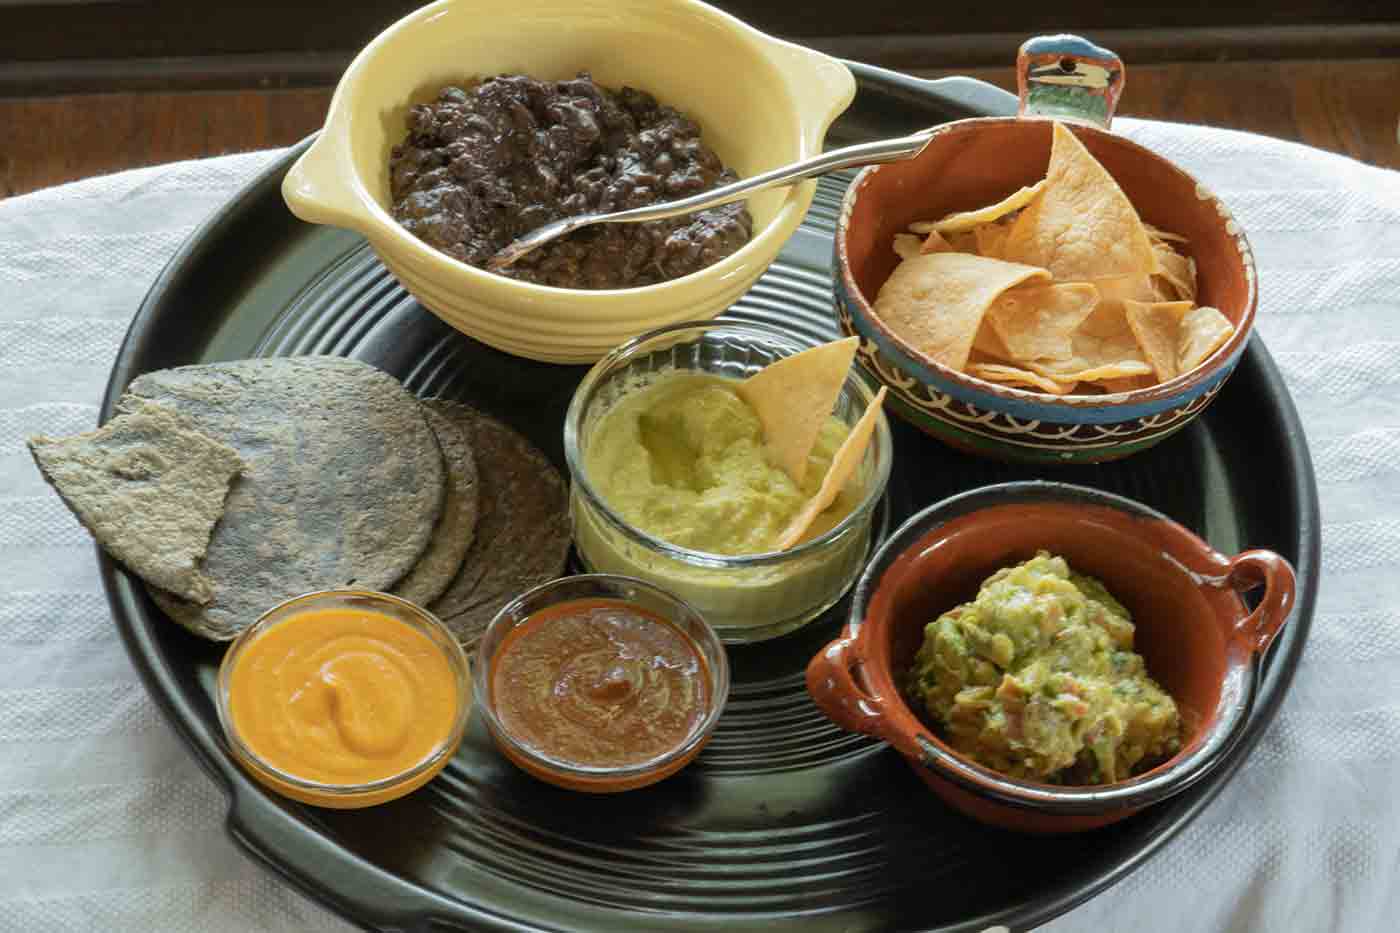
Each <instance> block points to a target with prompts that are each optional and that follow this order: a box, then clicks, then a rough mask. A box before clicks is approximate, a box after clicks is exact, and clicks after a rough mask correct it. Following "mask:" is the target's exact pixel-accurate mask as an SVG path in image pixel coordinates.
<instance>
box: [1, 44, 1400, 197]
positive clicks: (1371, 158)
mask: <svg viewBox="0 0 1400 933" xmlns="http://www.w3.org/2000/svg"><path fill="white" fill-rule="evenodd" d="M916 73H918V74H921V75H924V76H928V77H939V76H942V75H943V74H950V73H952V72H947V71H936V70H917V72H916ZM959 73H962V74H971V75H972V76H974V77H978V78H982V79H984V80H987V81H991V82H992V83H995V84H999V85H1001V86H1003V87H1007V88H1008V89H1014V88H1012V87H1011V85H1012V83H1013V81H1014V78H1013V76H1012V75H1011V72H1010V69H1007V68H986V69H965V70H963V71H961V72H959ZM330 95H331V89H330V88H311V89H298V90H266V89H248V90H235V91H211V92H188V93H182V92H139V93H121V94H91V95H82V96H73V97H43V98H8V99H0V127H4V128H5V129H6V132H5V134H4V135H5V136H6V137H7V138H6V140H5V142H4V145H3V146H0V197H4V196H6V195H13V194H23V193H25V192H28V191H33V190H36V189H38V188H44V187H48V186H49V185H56V184H61V183H63V182H67V181H73V180H76V179H79V178H85V177H88V176H91V175H99V174H105V173H108V172H116V171H121V170H123V169H128V168H136V167H138V166H144V165H155V164H159V163H162V162H171V161H176V160H180V159H192V158H200V157H203V156H214V155H223V154H226V153H232V152H244V151H248V150H253V149H264V148H268V147H273V146H285V145H288V144H290V143H293V142H296V141H297V140H299V139H301V138H303V137H305V136H306V135H307V134H308V133H311V132H312V131H313V130H315V129H317V128H318V127H319V126H320V124H321V121H322V119H323V118H324V116H325V112H326V106H327V104H328V103H329V102H330ZM1119 113H1120V114H1122V115H1124V116H1133V117H1147V118H1152V119H1162V120H1174V121H1178V122H1183V123H1203V124H1208V125H1211V126H1223V127H1230V128H1232V129H1239V130H1248V131H1250V132H1255V133H1263V134H1266V135H1269V136H1276V137H1281V138H1283V139H1292V140H1298V141H1301V142H1304V143H1307V144H1309V145H1312V146H1317V147H1320V148H1323V149H1330V150H1333V151H1336V152H1341V153H1345V154H1347V155H1350V156H1352V157H1354V158H1357V159H1361V160H1362V161H1365V162H1370V163H1373V164H1375V165H1383V166H1387V167H1389V168H1400V143H1397V136H1396V133H1397V118H1398V117H1400V61H1396V60H1391V59H1359V60H1358V59H1353V60H1345V61H1306V60H1304V61H1299V60H1290V61H1278V62H1260V61H1250V62H1219V63H1200V62H1192V63H1180V64H1164V65H1139V66H1136V67H1134V68H1133V69H1132V71H1131V73H1130V74H1129V76H1128V84H1127V87H1126V90H1125V93H1124V95H1123V99H1122V102H1121V105H1120V108H1119Z"/></svg>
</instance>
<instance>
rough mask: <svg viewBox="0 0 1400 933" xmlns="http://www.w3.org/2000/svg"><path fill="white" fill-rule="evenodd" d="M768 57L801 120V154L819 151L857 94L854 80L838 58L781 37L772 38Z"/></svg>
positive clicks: (811, 153) (813, 153) (812, 153)
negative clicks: (833, 125)
mask: <svg viewBox="0 0 1400 933" xmlns="http://www.w3.org/2000/svg"><path fill="white" fill-rule="evenodd" d="M770 42H771V45H770V46H769V48H768V57H769V59H770V60H771V61H772V62H773V64H774V65H776V66H777V68H778V70H779V71H780V72H782V75H783V77H785V78H786V79H787V82H788V87H789V88H790V89H791V90H792V97H793V103H794V104H795V105H796V108H797V115H798V118H799V119H800V120H801V125H802V134H803V144H804V147H805V150H806V151H805V152H804V153H803V156H804V157H805V156H806V155H815V154H817V153H819V152H821V151H822V143H823V141H824V140H825V139H826V131H827V128H828V127H829V126H831V124H832V122H833V121H835V119H836V118H837V117H839V116H840V115H841V114H842V112H843V111H845V109H846V108H847V107H849V106H850V105H851V101H853V100H855V96H856V79H855V76H854V75H852V74H851V69H849V68H847V67H846V66H845V65H844V64H842V63H841V62H840V61H838V60H836V59H834V58H832V57H831V56H830V55H826V54H824V53H822V52H818V51H817V50H816V49H809V48H805V47H803V46H800V45H795V44H793V43H791V42H784V41H783V40H781V39H771V40H770Z"/></svg>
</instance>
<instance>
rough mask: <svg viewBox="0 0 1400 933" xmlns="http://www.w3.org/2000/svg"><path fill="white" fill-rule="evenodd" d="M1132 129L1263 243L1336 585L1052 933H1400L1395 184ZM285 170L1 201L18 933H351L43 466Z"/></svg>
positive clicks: (7, 836) (2, 466)
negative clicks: (281, 877) (1132, 863)
mask: <svg viewBox="0 0 1400 933" xmlns="http://www.w3.org/2000/svg"><path fill="white" fill-rule="evenodd" d="M1116 128H1117V129H1119V130H1120V131H1121V132H1123V133H1125V134H1127V135H1129V136H1132V137H1134V138H1136V139H1137V140H1139V141H1141V142H1143V143H1145V144H1146V145H1148V146H1150V147H1152V148H1153V149H1156V150H1157V151H1159V152H1161V153H1162V154H1163V155H1165V156H1167V157H1168V158H1171V159H1173V160H1175V161H1177V162H1179V163H1180V164H1182V165H1184V166H1185V167H1186V168H1187V169H1189V170H1191V171H1192V172H1194V173H1196V175H1197V177H1198V178H1200V179H1201V180H1202V181H1203V182H1204V183H1205V184H1207V185H1208V186H1209V187H1211V188H1213V189H1215V190H1216V191H1217V192H1218V193H1219V194H1220V195H1221V196H1222V197H1223V199H1224V200H1225V201H1226V203H1228V204H1229V205H1231V207H1232V208H1233V210H1234V211H1235V214H1236V216H1237V218H1238V219H1239V221H1240V222H1241V224H1242V225H1243V227H1244V228H1245V230H1246V231H1247V232H1248V234H1249V236H1250V238H1251V240H1252V242H1253V245H1254V249H1255V255H1256V257H1257V260H1258V264H1259V278H1260V283H1261V284H1260V293H1261V299H1260V309H1259V310H1260V314H1261V317H1260V321H1259V332H1260V333H1261V334H1262V335H1263V337H1264V339H1265V340H1266V341H1267V343H1268V345H1269V347H1270V349H1271V350H1272V352H1273V354H1274V357H1275V359H1276V360H1277V361H1278V363H1279V365H1280V366H1281V368H1282V370H1283V372H1284V374H1285V376H1286V378H1287V381H1288V385H1289V387H1290V389H1291V391H1292V393H1293V396H1294V399H1295V401H1296V402H1297V404H1298V408H1299V410H1300V412H1301V413H1302V417H1303V422H1304V425H1305V427H1306V430H1307V435H1308V438H1309V442H1310V444H1311V447H1312V451H1313V457H1314V459H1315V463H1316V468H1317V477H1318V483H1319V486H1320V490H1321V497H1322V518H1323V533H1322V548H1323V581H1322V588H1321V595H1320V598H1319V601H1318V606H1317V616H1316V620H1315V624H1314V627H1313V632H1312V637H1311V639H1310V641H1309V643H1308V647H1307V651H1306V653H1305V655H1304V658H1303V662H1302V667H1301V668H1300V670H1299V671H1298V675H1297V679H1296V681H1295V682H1294V685H1293V688H1292V691H1291V693H1290V695H1289V696H1288V698H1287V701H1286V702H1285V704H1284V706H1283V708H1282V710H1281V712H1280V714H1279V716H1278V718H1277V719H1276V721H1275V722H1274V724H1273V726H1272V727H1271V728H1270V729H1269V731H1268V733H1267V734H1266V735H1265V736H1264V737H1263V739H1262V741H1261V742H1260V744H1259V746H1258V747H1257V749H1256V750H1255V752H1254V754H1253V757H1252V758H1251V759H1250V761H1249V762H1248V764H1247V765H1246V766H1245V767H1244V768H1243V769H1242V770H1241V772H1240V773H1239V774H1238V776H1237V778H1236V779H1235V780H1234V781H1233V782H1232V784H1231V785H1230V786H1229V787H1228V788H1226V790H1225V791H1224V792H1223V793H1222V794H1221V796H1220V797H1219V798H1218V799H1217V800H1216V801H1215V802H1214V803H1213V804H1212V805H1211V806H1210V807H1209V809H1208V810H1207V811H1206V812H1205V814H1204V815H1203V816H1202V818H1201V819H1199V820H1198V821H1197V822H1196V823H1194V824H1193V825H1192V826H1191V827H1190V828H1189V829H1187V830H1186V831H1185V832H1183V833H1182V834H1181V835H1180V836H1179V837H1178V838H1176V839H1175V840H1173V841H1172V842H1171V844H1170V845H1169V846H1168V847H1167V849H1166V851H1164V852H1163V853H1162V854H1160V855H1159V856H1157V857H1156V858H1155V859H1154V860H1152V861H1151V862H1150V863H1149V864H1148V865H1147V866H1146V867H1144V868H1143V869H1142V870H1140V871H1138V872H1137V873H1136V874H1134V875H1132V876H1131V877H1129V878H1128V879H1127V880H1126V881H1124V882H1123V883H1121V884H1119V885H1118V886H1116V887H1115V888H1113V889H1111V890H1110V891H1108V892H1107V893H1105V894H1103V895H1101V896H1100V897H1098V898H1096V899H1095V900H1093V901H1091V902H1090V903H1089V904H1087V905H1085V906H1084V907H1081V908H1079V909H1078V910H1075V911H1073V912H1071V913H1070V914H1068V915H1066V916H1064V917H1062V918H1060V919H1059V920H1057V921H1056V922H1054V923H1053V924H1052V928H1053V929H1054V930H1056V931H1078V930H1085V931H1089V930H1092V931H1103V930H1129V929H1130V930H1134V931H1136V933H1148V931H1158V930H1160V931H1172V933H1175V931H1178V930H1232V931H1236V930H1237V931H1245V930H1258V931H1270V933H1273V931H1281V930H1289V931H1310V930H1343V929H1344V930H1349V931H1354V930H1377V931H1380V930H1393V929H1395V928H1396V924H1397V923H1400V920H1397V918H1400V610H1397V609H1396V607H1397V606H1400V573H1397V571H1400V174H1397V173H1392V172H1386V171H1383V170H1380V169H1375V168H1371V167H1367V166H1364V165H1361V164H1358V163H1356V162H1353V161H1350V160H1348V159H1345V158H1342V157H1339V156H1335V155H1331V154H1326V153H1323V152H1319V151H1316V150H1313V149H1308V148H1305V147H1302V146H1298V145H1293V144H1288V143H1283V142H1279V141H1276V140H1270V139H1264V138H1261V137H1257V136H1248V135H1244V134H1239V133H1232V132H1225V131H1220V130H1210V129H1203V128H1198V127H1188V126H1180V125H1170V124H1147V123H1140V122H1135V121H1131V120H1121V121H1119V122H1118V123H1117V124H1116ZM275 155H276V153H271V152H264V153H253V154H248V155H241V156H231V157H227V158H220V159H211V160H207V161H201V162H186V163H180V164H175V165H166V166H161V167H158V168H152V169H142V170H139V171H133V172H126V173H122V174H119V175H113V176H109V177H106V178H96V179H91V180H88V181H83V182H79V183H77V184H72V185H66V186H63V187H60V188H55V189H51V190H48V191H42V192H39V193H36V194H32V195H27V196H25V197H20V198H13V199H10V200H8V201H0V929H5V930H22V931H42V930H113V931H117V930H133V931H141V933H160V931H166V930H171V931H173V930H191V929H198V930H208V931H224V930H227V931H245V930H270V931H281V930H286V931H298V933H301V931H308V930H337V931H340V930H348V929H351V927H350V926H349V925H348V924H346V923H345V922H343V921H341V920H339V919H337V918H335V917H333V916H331V915H330V914H328V913H327V912H326V911H324V910H323V909H321V908H320V907H319V906H317V905H314V904H312V903H310V902H309V901H307V900H305V899H304V898H302V897H301V896H300V895H298V894H296V893H294V892H292V891H290V890H289V889H287V888H286V887H284V886H283V885H281V884H280V883H279V882H278V881H276V880H274V878H273V877H272V876H271V875H270V874H268V873H267V872H265V871H264V870H263V869H261V868H259V867H258V866H256V865H254V864H253V863H252V862H251V861H250V860H249V859H247V858H245V857H244V856H243V855H242V853H241V852H240V851H239V850H238V849H237V848H236V847H235V846H234V844H233V843H232V842H231V841H230V840H229V839H228V838H227V836H226V835H225V834H224V829H223V825H222V824H223V815H224V801H223V798H222V795H221V793H220V791H219V790H218V789H217V788H216V787H215V786H214V784H213V783H212V781H211V780H210V779H208V778H207V777H206V776H205V775H204V774H203V772H201V771H200V770H199V769H198V768H197V767H196V765H195V764H194V761H193V760H192V758H191V757H190V755H189V754H188V753H187V752H186V751H185V749H184V747H183V746H182V745H181V743H180V741H179V740H178V739H177V738H176V736H175V734H174V732H173V731H171V729H170V727H169V726H167V725H166V723H165V722H164V721H163V719H162V718H161V715H160V713H159V712H158V711H157V709H156V707H155V705H154V703H153V702H152V701H151V700H150V699H149V698H148V697H147V695H146V692H145V689H144V688H143V686H142V685H141V683H140V681H139V680H138V678H137V676H136V674H135V672H134V671H133V669H132V666H131V664H130V663H129V661H128V660H127V657H126V655H125V653H124V651H123V649H122V646H121V643H120V641H119V640H118V638H117V636H116V633H115V632H114V630H113V626H112V622H111V620H110V617H109V614H108V610H107V605H106V602H105V600H104V598H103V595H102V591H101V586H100V583H99V579H98V574H97V569H96V564H95V561H94V556H93V549H92V546H91V543H90V540H89V538H88V536H87V535H86V534H85V533H84V532H83V530H82V529H81V528H80V527H79V525H78V524H77V522H76V521H75V520H74V519H73V518H72V517H71V516H70V515H69V514H68V512H67V511H66V510H65V509H64V507H63V505H62V503H61V502H60V501H59V500H58V498H57V497H56V496H55V495H54V494H53V493H52V492H50V491H49V490H48V489H47V488H46V487H45V485H44V484H43V482H42V480H41V479H40V478H39V475H38V473H37V471H36V470H35V469H34V467H33V464H32V463H31V461H30V458H29V456H28V454H27V452H26V451H25V449H24V438H25V437H27V436H29V435H31V434H35V433H40V432H42V433H47V434H50V435H61V434H67V433H71V432H77V431H82V430H87V429H89V428H91V427H92V426H93V425H94V424H95V420H96V417H97V404H98V401H99V399H100V397H101V395H102V390H103V387H104V384H105V382H106V379H107V373H108V369H109V367H110V365H111V363H112V359H113V357H114V354H115V353H116V350H117V347H118V345H119V343H120V341H121V339H122V336H123V334H124V333H125V331H126V328H127V325H128V323H129V322H130V319H131V316H132V314H133V313H134V312H135V310H136V307H137V305H138V303H139V302H140V300H141V298H142V296H143V295H144V294H145V292H146V290H147V288H148V287H149V286H150V283H151V281H152V280H153V279H154V278H155V276H156V274H157V272H159V270H160V268H161V266H162V265H163V264H164V263H165V261H166V259H167V258H168V257H169V256H170V255H171V253H172V252H173V251H174V250H175V249H176V247H177V246H178V245H179V244H180V242H181V241H182V240H183V239H184V238H185V237H186V236H188V235H189V234H190V233H191V231H193V230H194V229H195V228H196V227H197V226H198V225H199V223H200V222H201V221H203V220H204V219H205V218H206V217H207V216H208V215H209V214H210V213H211V212H212V211H213V210H214V209H215V208H216V207H218V206H219V205H220V204H221V203H223V202H224V201H225V200H226V199H227V198H228V197H229V196H230V194H232V193H233V192H234V191H235V190H236V189H238V188H239V187H240V186H241V185H242V184H243V183H244V182H245V181H246V180H247V179H249V178H250V177H251V176H252V175H253V174H254V173H256V172H257V171H258V170H259V169H260V168H261V167H263V166H264V165H266V164H268V162H269V161H270V160H271V159H272V158H274V157H275ZM191 313H198V309H191ZM1258 480H1259V482H1269V481H1270V478H1269V477H1268V476H1261V477H1259V478H1258Z"/></svg>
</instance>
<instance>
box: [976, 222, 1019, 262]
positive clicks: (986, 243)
mask: <svg viewBox="0 0 1400 933" xmlns="http://www.w3.org/2000/svg"><path fill="white" fill-rule="evenodd" d="M1010 233H1011V227H1010V225H1008V224H983V225H982V226H980V227H978V228H976V229H975V230H973V231H972V235H973V236H975V237H976V238H977V252H978V253H979V254H980V255H983V256H987V257H989V258H991V259H1003V258H1005V257H1004V256H1003V254H1004V253H1005V252H1006V237H1007V235H1008V234H1010Z"/></svg>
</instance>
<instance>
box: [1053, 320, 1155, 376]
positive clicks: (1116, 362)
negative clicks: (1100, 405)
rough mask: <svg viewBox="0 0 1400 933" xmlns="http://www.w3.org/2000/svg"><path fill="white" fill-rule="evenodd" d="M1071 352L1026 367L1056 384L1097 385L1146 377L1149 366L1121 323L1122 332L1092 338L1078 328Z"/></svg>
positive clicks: (1148, 373)
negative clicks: (1066, 356) (1121, 379)
mask: <svg viewBox="0 0 1400 933" xmlns="http://www.w3.org/2000/svg"><path fill="white" fill-rule="evenodd" d="M1071 342H1072V344H1073V353H1072V354H1071V356H1070V357H1069V359H1065V360H1031V361H1028V362H1027V363H1026V366H1027V367H1029V368H1030V369H1033V370H1035V371H1036V372H1038V373H1040V374H1041V375H1042V376H1049V377H1050V378H1051V379H1054V380H1055V381H1056V382H1099V381H1102V380H1104V379H1120V378H1123V377H1125V376H1146V375H1150V374H1151V373H1152V366H1151V365H1150V364H1148V362H1147V360H1146V359H1145V358H1144V357H1143V355H1142V350H1140V349H1139V348H1138V345H1137V340H1136V338H1134V337H1133V332H1132V331H1131V330H1129V329H1128V326H1127V322H1126V321H1125V322H1124V325H1123V332H1122V333H1120V334H1115V335H1113V336H1109V337H1095V336H1092V335H1090V334H1087V333H1085V332H1084V331H1083V329H1082V328H1081V329H1080V330H1079V331H1078V332H1077V333H1076V334H1075V335H1074V337H1073V339H1072V341H1071Z"/></svg>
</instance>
